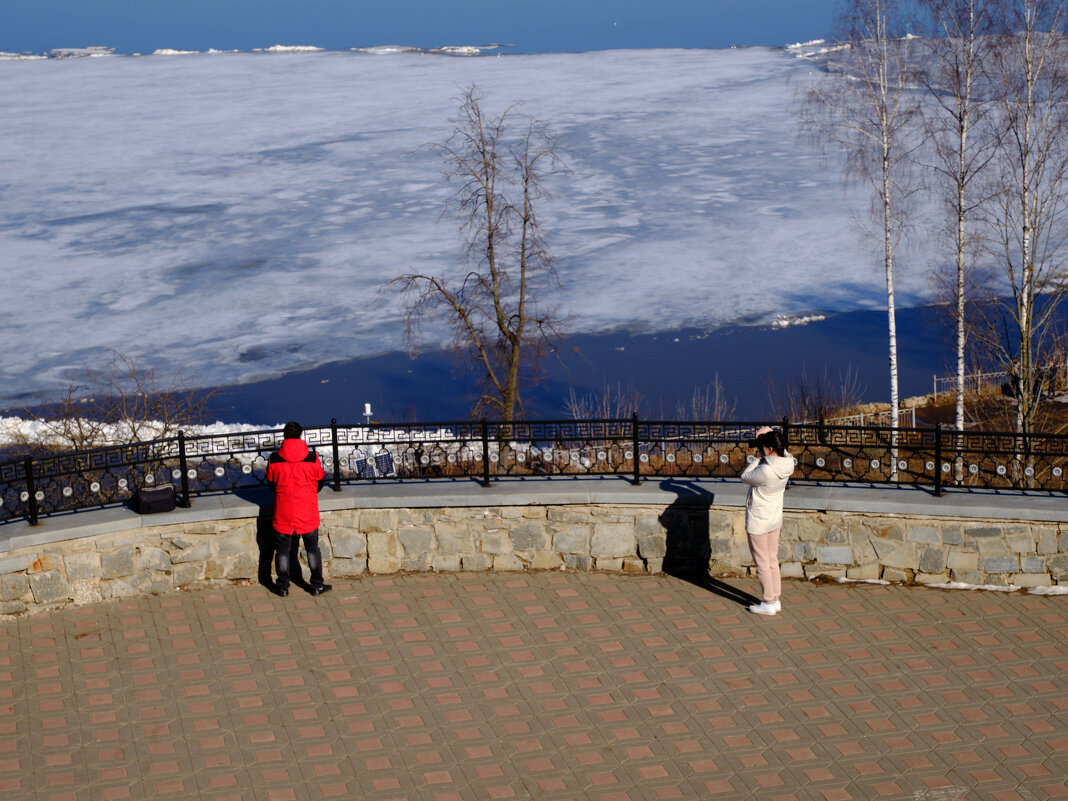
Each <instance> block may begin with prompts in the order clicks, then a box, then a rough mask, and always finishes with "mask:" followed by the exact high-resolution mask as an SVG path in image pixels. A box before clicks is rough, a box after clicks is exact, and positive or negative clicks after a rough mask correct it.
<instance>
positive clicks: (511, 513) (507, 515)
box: [497, 506, 523, 520]
mask: <svg viewBox="0 0 1068 801" xmlns="http://www.w3.org/2000/svg"><path fill="white" fill-rule="evenodd" d="M497 516H498V517H500V518H502V519H503V520H519V519H520V518H522V517H523V510H522V508H520V507H518V506H505V507H504V508H502V509H498V510H497Z"/></svg>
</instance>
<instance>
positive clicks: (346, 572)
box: [330, 557, 367, 578]
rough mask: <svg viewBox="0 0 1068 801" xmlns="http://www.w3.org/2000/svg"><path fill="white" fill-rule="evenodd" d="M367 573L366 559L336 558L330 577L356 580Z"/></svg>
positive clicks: (331, 566) (331, 567)
mask: <svg viewBox="0 0 1068 801" xmlns="http://www.w3.org/2000/svg"><path fill="white" fill-rule="evenodd" d="M366 572H367V558H366V557H357V558H355V559H348V558H346V559H338V558H335V559H334V560H333V561H332V562H331V563H330V575H332V576H337V577H338V578H355V577H356V576H362V575H363V574H364V573H366Z"/></svg>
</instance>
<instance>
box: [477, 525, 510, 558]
mask: <svg viewBox="0 0 1068 801" xmlns="http://www.w3.org/2000/svg"><path fill="white" fill-rule="evenodd" d="M511 545H512V541H511V540H510V539H508V537H507V536H506V535H505V533H504V532H503V531H501V530H499V529H495V530H493V531H483V532H482V553H489V554H499V553H511Z"/></svg>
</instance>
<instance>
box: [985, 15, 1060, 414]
mask: <svg viewBox="0 0 1068 801" xmlns="http://www.w3.org/2000/svg"><path fill="white" fill-rule="evenodd" d="M1002 12H1003V14H1004V17H1003V19H1002V20H1001V26H1002V29H1003V32H1002V33H1001V34H1000V35H999V36H997V37H996V41H995V47H994V48H993V51H992V58H991V61H992V65H993V66H992V72H993V75H994V78H993V79H994V80H995V81H996V86H994V88H993V91H994V92H995V93H996V99H995V101H994V102H995V104H996V107H997V113H998V115H999V118H1000V119H999V124H1000V135H999V138H998V153H997V166H996V170H995V174H994V175H993V181H994V184H993V190H994V191H993V198H992V200H993V202H992V203H991V210H990V214H989V215H988V216H987V223H988V227H989V231H990V234H989V235H990V241H991V244H992V252H993V254H994V255H995V257H996V258H997V259H998V261H999V263H1000V268H1001V273H1002V275H1003V277H1004V283H1005V284H1007V290H1008V292H1009V297H1008V298H1006V299H1004V300H1001V299H998V298H995V299H993V300H991V301H990V302H988V303H985V304H983V305H982V307H981V308H982V310H983V311H985V312H986V313H987V315H988V316H987V319H986V321H985V323H986V324H985V325H984V327H983V328H984V329H985V330H986V331H987V332H988V335H989V339H990V345H991V347H992V348H993V349H995V350H998V351H1000V353H1001V357H1002V359H1003V363H1004V364H1006V365H1009V364H1015V365H1017V366H1016V367H1014V368H1013V371H1014V373H1015V377H1014V384H1015V385H1016V386H1017V388H1018V390H1017V392H1016V393H1015V394H1016V395H1017V411H1016V430H1017V431H1018V432H1020V433H1024V434H1026V433H1029V432H1030V431H1032V430H1033V428H1034V423H1035V420H1036V416H1037V413H1038V409H1039V406H1040V403H1041V399H1042V393H1041V380H1040V379H1041V377H1042V374H1041V371H1040V369H1039V368H1040V364H1039V362H1038V359H1039V357H1040V356H1041V354H1042V351H1043V350H1044V349H1045V348H1046V347H1047V346H1048V343H1047V342H1046V339H1047V338H1048V336H1049V335H1050V334H1051V333H1052V331H1051V328H1052V326H1051V322H1052V321H1053V320H1054V315H1055V312H1056V310H1057V306H1058V303H1059V301H1060V299H1061V297H1062V294H1063V291H1064V280H1065V273H1064V268H1063V264H1062V259H1063V256H1064V245H1065V236H1066V225H1065V223H1066V219H1065V214H1066V211H1068V187H1066V177H1068V40H1066V39H1065V35H1064V26H1065V14H1066V6H1065V3H1064V2H1062V1H1061V0H1013V1H1012V2H1007V3H1006V4H1005V5H1004V6H1003V7H1002Z"/></svg>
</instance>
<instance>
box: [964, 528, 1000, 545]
mask: <svg viewBox="0 0 1068 801" xmlns="http://www.w3.org/2000/svg"><path fill="white" fill-rule="evenodd" d="M964 536H965V537H966V538H967V539H968V540H969V541H975V542H978V541H980V540H994V539H997V540H1000V539H1001V537H1002V530H1001V529H1000V528H997V527H995V526H967V527H966V528H965V529H964Z"/></svg>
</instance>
